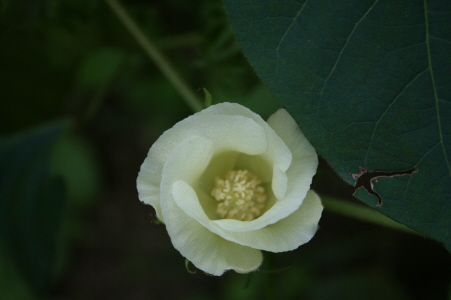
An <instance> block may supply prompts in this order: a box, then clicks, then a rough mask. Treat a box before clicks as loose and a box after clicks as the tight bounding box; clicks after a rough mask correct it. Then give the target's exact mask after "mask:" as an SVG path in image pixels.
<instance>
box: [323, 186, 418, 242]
mask: <svg viewBox="0 0 451 300" xmlns="http://www.w3.org/2000/svg"><path fill="white" fill-rule="evenodd" d="M320 197H321V201H322V202H323V205H324V208H325V209H327V210H329V211H331V212H334V213H338V214H341V215H344V216H347V217H351V218H355V219H358V220H361V221H364V222H369V223H373V224H376V225H381V226H384V227H388V228H392V229H397V230H401V231H404V232H408V233H412V234H419V233H418V232H417V231H415V230H413V229H410V228H409V227H407V226H405V225H403V224H401V223H398V222H396V221H393V220H392V219H390V218H389V217H386V216H384V215H383V214H381V213H379V212H377V211H375V210H374V209H371V208H368V207H364V206H360V205H356V204H353V203H350V202H347V201H344V200H341V199H338V198H335V197H329V196H323V195H320Z"/></svg>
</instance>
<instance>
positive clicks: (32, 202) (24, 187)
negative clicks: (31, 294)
mask: <svg viewBox="0 0 451 300" xmlns="http://www.w3.org/2000/svg"><path fill="white" fill-rule="evenodd" d="M67 127H68V123H67V122H57V123H51V124H48V125H46V126H45V127H41V128H38V129H34V130H32V131H29V132H26V133H25V134H23V135H20V136H16V137H12V138H8V139H3V140H0V243H1V244H2V245H4V246H5V248H4V249H2V250H3V251H4V252H3V253H4V254H5V255H7V256H9V257H12V259H13V261H12V262H10V266H13V265H14V266H15V267H16V268H17V269H18V271H19V273H20V276H21V277H23V278H24V279H25V280H26V281H27V283H28V285H29V286H30V287H31V288H32V289H34V290H35V291H42V289H43V288H45V287H46V285H48V283H49V281H50V280H51V279H52V275H53V273H54V268H55V265H54V263H55V257H56V253H55V251H56V242H57V235H58V230H59V225H60V223H61V218H62V213H63V210H64V206H65V196H64V195H65V187H64V183H63V181H62V179H61V178H60V177H56V176H52V174H51V173H50V158H51V153H52V149H53V145H54V144H55V142H56V141H57V139H58V138H59V136H60V135H61V133H62V132H63V131H64V130H65V129H66V128H67Z"/></svg>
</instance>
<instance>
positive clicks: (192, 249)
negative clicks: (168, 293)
mask: <svg viewBox="0 0 451 300" xmlns="http://www.w3.org/2000/svg"><path fill="white" fill-rule="evenodd" d="M172 195H173V197H174V200H175V202H177V204H179V205H181V206H182V208H183V209H184V210H185V211H183V210H182V209H181V208H179V207H177V206H176V205H174V201H173V200H170V201H168V202H167V203H166V204H165V205H164V206H163V207H164V208H167V210H168V214H167V215H166V214H165V220H166V228H167V230H168V233H169V236H170V237H171V241H172V244H173V245H174V247H175V248H176V249H177V250H178V251H180V253H181V254H182V255H183V256H184V257H186V258H187V259H188V260H190V261H191V262H192V263H193V264H194V265H195V266H196V267H197V268H199V269H201V270H203V271H205V272H207V273H209V274H212V275H221V274H222V273H224V271H226V270H235V271H236V272H239V273H248V272H251V271H254V270H255V269H257V268H258V267H259V266H260V264H261V263H262V254H261V251H260V250H256V249H252V248H250V247H245V246H242V245H238V244H236V243H233V242H230V241H227V240H225V239H223V238H222V237H220V236H218V235H216V234H214V233H213V232H211V231H209V230H208V229H207V228H205V227H204V226H202V225H201V224H199V223H198V221H196V220H195V219H193V218H191V217H190V216H188V215H187V214H186V211H188V212H190V213H191V214H194V215H196V214H201V215H203V218H206V219H208V218H207V217H206V216H205V214H204V213H203V211H202V208H201V207H200V205H199V201H198V200H197V195H196V193H195V192H194V190H193V189H192V188H191V187H190V186H189V185H188V184H187V183H186V182H184V181H177V182H176V183H174V185H173V189H172ZM166 200H169V199H166ZM163 213H165V209H163Z"/></svg>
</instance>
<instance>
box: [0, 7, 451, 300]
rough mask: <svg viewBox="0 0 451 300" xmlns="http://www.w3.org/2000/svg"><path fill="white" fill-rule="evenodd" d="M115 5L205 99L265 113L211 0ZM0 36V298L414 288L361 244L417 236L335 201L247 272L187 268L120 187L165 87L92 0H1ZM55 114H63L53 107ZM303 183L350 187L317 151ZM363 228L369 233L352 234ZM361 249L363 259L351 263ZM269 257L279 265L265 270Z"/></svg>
mask: <svg viewBox="0 0 451 300" xmlns="http://www.w3.org/2000/svg"><path fill="white" fill-rule="evenodd" d="M123 4H124V5H125V7H126V8H127V11H128V12H129V13H130V14H131V15H132V16H133V18H134V19H135V20H136V22H137V23H138V24H139V25H140V27H141V28H142V29H143V30H144V32H145V34H146V35H147V36H148V37H149V39H151V40H152V41H153V42H154V43H155V44H156V45H157V46H158V47H159V49H160V50H161V51H163V52H164V54H165V55H166V56H167V57H168V58H169V59H170V61H171V62H172V63H173V65H175V66H176V68H177V72H178V73H179V74H180V75H181V77H182V78H184V79H185V80H186V81H187V83H188V84H189V85H190V86H191V87H192V89H193V90H198V89H201V88H204V87H205V88H207V89H208V90H209V92H210V93H211V94H212V97H213V103H218V102H223V101H229V102H238V103H241V104H243V105H245V106H247V107H249V108H251V109H252V110H254V111H256V112H257V113H259V114H260V115H262V116H263V117H264V118H267V117H268V116H269V115H270V114H271V113H272V112H273V111H275V110H276V109H277V108H278V107H279V106H280V105H279V104H278V103H277V102H276V101H275V100H274V98H273V97H272V96H271V94H270V93H269V92H268V90H267V89H266V88H265V87H264V86H263V85H262V84H261V83H260V81H259V80H258V78H257V76H256V75H255V74H254V72H253V70H252V69H251V68H250V67H249V65H248V63H247V61H246V60H245V58H244V57H243V55H242V53H241V51H240V47H239V45H238V43H237V42H236V40H235V38H234V34H233V32H232V30H231V27H230V25H229V22H228V19H227V17H226V15H225V12H224V10H223V5H222V3H221V2H220V1H219V0H193V1H186V0H155V1H140V0H133V1H131V0H130V1H123ZM0 43H1V49H2V51H1V53H2V55H1V56H0V99H1V109H0V120H1V123H0V135H1V136H2V138H1V139H0V163H1V164H0V174H1V176H2V177H1V180H0V186H1V190H0V192H1V193H2V194H1V195H0V196H1V198H0V224H1V228H0V229H1V232H0V233H1V236H0V298H1V299H33V298H46V299H98V298H116V299H151V298H158V297H159V298H171V299H176V298H179V299H253V298H256V297H264V294H265V291H266V289H265V287H266V286H268V284H269V285H271V284H273V286H274V289H275V290H276V291H278V293H280V295H279V296H278V297H277V298H280V299H296V298H297V297H300V296H303V297H305V298H306V299H328V298H331V296H330V295H333V296H332V297H335V299H336V298H341V299H354V298H355V299H358V298H359V297H360V298H367V297H365V295H368V294H372V295H374V296H375V297H376V296H377V297H382V298H384V299H385V298H387V299H395V298H396V299H404V298H406V297H407V298H408V297H411V298H410V299H414V298H412V295H415V293H416V291H414V292H410V289H413V288H414V287H415V285H416V282H415V281H412V280H411V279H409V278H408V276H407V275H405V274H403V273H402V272H399V271H397V270H392V269H390V267H394V268H400V267H399V265H398V264H396V263H393V262H391V261H390V262H391V264H387V265H384V266H383V267H378V264H377V262H378V259H381V257H382V258H384V257H385V256H384V253H383V251H373V250H374V249H375V248H376V249H378V247H377V243H385V244H384V245H386V246H385V247H387V248H392V249H393V250H391V251H392V252H394V253H395V254H399V252H400V251H401V252H403V251H408V250H407V249H406V247H405V246H403V245H404V244H406V243H405V239H417V238H416V237H409V238H406V234H402V233H399V234H398V235H396V234H395V233H393V232H392V231H390V230H388V229H383V230H382V231H380V229H379V228H378V227H371V226H370V225H362V223H360V222H357V221H354V222H355V223H352V224H351V225H347V223H348V221H347V220H346V219H343V218H339V217H337V216H334V215H326V217H327V218H326V219H325V221H322V227H323V229H322V230H321V231H320V234H319V236H322V237H323V238H321V237H318V238H317V237H315V239H317V241H315V242H312V243H310V244H309V245H308V246H305V248H304V247H301V248H300V249H299V250H297V251H294V252H292V253H291V254H286V255H285V254H284V255H281V256H280V258H279V256H278V258H277V259H278V260H279V259H280V260H281V261H279V262H278V263H276V264H275V265H274V266H273V267H268V266H264V267H262V271H261V272H257V273H253V274H252V275H238V274H234V273H232V272H229V273H227V274H226V275H225V276H224V277H221V278H212V277H209V276H206V275H204V274H203V273H202V272H197V273H196V274H195V275H190V274H188V273H186V272H185V270H184V266H183V258H182V257H181V256H180V255H179V253H178V252H177V251H176V250H175V249H173V248H172V246H171V244H170V241H169V238H168V237H167V234H166V232H165V230H164V226H163V225H160V226H155V225H153V224H152V222H151V220H152V219H151V217H149V210H150V207H149V206H144V205H142V204H141V203H140V202H139V201H138V198H137V195H136V190H135V180H136V174H137V172H138V170H139V165H140V163H141V162H142V160H143V159H144V157H145V155H146V152H147V151H148V149H149V147H150V145H151V144H152V142H153V141H154V140H156V139H157V138H158V136H159V135H160V134H161V133H162V132H163V131H164V130H166V129H167V128H169V127H171V126H173V124H175V123H176V122H177V121H179V120H181V119H182V118H184V117H186V116H188V115H189V114H190V113H191V112H190V111H189V109H188V107H187V106H186V104H185V103H184V102H183V100H182V98H181V97H180V96H179V94H178V92H177V91H176V90H175V89H174V87H173V86H171V85H170V84H169V82H168V81H167V80H166V78H164V77H163V76H162V75H161V73H160V72H159V71H158V70H157V69H156V67H155V65H154V64H153V62H152V61H150V60H149V59H148V57H147V56H146V55H145V53H144V52H143V51H142V49H141V48H140V47H139V46H138V45H137V43H136V41H134V40H133V39H132V38H131V36H130V34H129V33H128V32H127V31H126V30H125V29H124V27H123V26H122V24H121V23H120V22H119V21H118V20H117V18H116V17H115V16H114V14H113V13H112V12H111V11H110V9H109V8H108V7H107V5H106V4H105V3H104V2H103V1H100V0H91V1H76V0H22V1H8V0H1V1H0ZM198 95H199V99H204V93H203V92H202V91H201V90H199V92H198ZM62 118H64V119H69V120H70V122H69V123H64V122H63V123H60V122H58V121H55V120H60V119H62ZM64 124H65V125H64ZM19 133H20V134H19ZM315 189H317V190H318V191H320V192H323V193H329V194H331V195H333V196H337V197H343V196H345V195H350V191H349V190H348V189H347V188H346V187H345V186H344V185H343V183H342V182H341V180H340V179H338V178H336V177H334V175H331V171H330V169H329V168H328V167H327V166H325V165H323V166H322V167H321V169H320V171H319V173H318V175H317V176H316V178H315ZM30 203H32V205H30ZM30 216H32V217H30ZM42 218H44V220H42ZM38 220H41V221H38ZM323 220H324V218H323ZM327 220H329V221H327ZM325 222H329V223H325ZM334 222H335V223H334ZM337 224H339V225H340V226H337ZM368 226H370V227H368ZM355 228H358V230H357V231H356V232H354V229H355ZM334 229H336V230H335V231H334ZM364 229H366V230H369V232H371V233H372V234H374V236H373V237H372V238H371V239H370V240H365V241H362V240H361V238H360V237H361V236H362V235H363V236H365V235H367V234H368V232H365V231H363V230H364ZM329 231H331V232H332V233H328V232H329ZM46 232H47V233H48V234H47V235H46V236H45V237H42V236H43V235H44V233H46ZM350 232H352V234H351V233H350ZM378 232H379V234H375V233H378ZM387 232H388V233H387ZM384 234H388V236H384ZM340 235H343V238H340V239H338V238H337V239H336V240H334V238H335V237H336V236H340ZM425 243H426V244H427V242H425ZM407 244H408V243H407ZM408 245H410V244H408ZM427 247H433V246H431V245H430V244H427ZM324 249H334V250H333V251H325V250H324ZM384 249H385V248H384ZM392 252H391V253H392ZM413 253H415V255H418V256H419V257H420V258H418V257H411V259H410V260H407V263H411V264H412V265H415V264H417V261H418V259H420V260H421V259H425V256H427V257H428V259H429V260H428V264H429V265H430V266H437V264H438V262H440V263H443V260H444V254H443V252H441V249H437V248H432V252H425V254H424V255H423V256H421V255H422V254H420V252H419V251H418V250H417V251H413ZM430 253H432V256H433V257H430V256H431V254H430ZM371 255H374V257H375V259H370V260H369V261H370V263H369V265H365V264H358V265H356V266H355V267H352V268H350V266H353V265H354V262H355V261H356V260H357V261H359V262H361V261H362V260H364V259H367V258H368V257H370V256H371ZM428 255H429V256H428ZM297 257H299V259H298V258H297ZM434 259H436V260H434ZM265 262H267V260H265ZM407 263H406V264H407ZM406 264H404V265H403V266H405V265H406ZM279 265H281V266H282V267H283V266H287V265H289V266H291V267H290V268H288V269H287V270H284V271H281V272H277V273H271V272H269V273H268V272H266V271H265V268H266V270H268V269H269V270H271V269H272V268H278V267H279ZM444 265H445V266H448V267H449V265H450V264H449V261H445V263H444ZM415 267H418V269H419V270H423V271H424V272H425V270H426V269H425V267H424V266H417V265H415ZM328 272H331V273H330V275H329V274H328ZM269 275H271V276H269ZM398 276H406V277H405V278H403V279H399V278H398ZM418 276H419V278H421V279H425V278H424V276H423V275H421V274H420V275H418ZM446 276H448V277H446ZM433 279H434V282H436V284H432V283H431V282H429V281H427V280H426V282H427V283H426V284H431V288H430V289H436V288H437V287H440V288H442V290H439V291H438V294H437V295H439V296H443V295H444V294H446V292H447V289H448V286H447V285H446V284H447V283H446V282H449V280H448V279H449V272H442V273H440V272H436V274H435V275H434V276H433ZM447 280H448V281H447ZM401 281H402V282H401ZM271 282H272V283H271ZM376 282H380V284H379V283H378V284H376ZM400 282H401V283H400ZM444 282H445V283H444ZM174 286H177V288H176V289H175V288H174ZM412 286H413V287H412ZM430 289H429V290H430ZM218 295H219V296H218ZM353 297H354V298H353ZM434 299H439V298H434Z"/></svg>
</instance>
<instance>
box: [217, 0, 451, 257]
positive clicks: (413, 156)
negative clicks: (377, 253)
mask: <svg viewBox="0 0 451 300" xmlns="http://www.w3.org/2000/svg"><path fill="white" fill-rule="evenodd" d="M225 3H226V7H227V9H228V12H229V15H230V18H231V21H232V25H233V26H234V29H235V31H236V33H237V36H238V40H239V42H240V43H241V45H242V47H243V50H244V53H245V55H246V56H247V57H248V59H249V60H250V62H251V64H252V66H253V67H254V69H255V70H256V72H257V74H258V75H259V76H260V77H261V79H262V80H263V82H264V83H265V84H266V85H267V86H268V87H269V89H270V90H271V92H272V93H273V94H274V95H275V96H276V97H277V98H278V99H279V100H280V102H281V103H282V104H283V105H284V106H285V107H286V108H287V110H288V111H289V112H290V113H291V114H292V116H293V117H294V118H295V119H296V121H297V122H298V123H299V125H300V127H301V129H302V130H303V132H304V133H305V135H306V136H307V138H308V139H309V140H310V141H311V143H312V144H313V145H314V147H316V149H317V151H318V152H319V153H320V154H321V155H322V156H324V158H325V159H326V160H327V161H328V162H329V164H330V165H331V166H332V167H333V168H334V169H335V170H336V171H337V172H338V173H339V174H340V176H341V177H342V178H343V179H344V180H345V181H347V182H348V183H350V184H354V183H355V179H353V177H352V174H355V173H357V172H358V170H359V167H363V168H366V169H368V170H370V171H374V170H383V171H388V172H393V171H402V170H407V169H411V168H413V167H415V166H416V167H417V168H418V172H417V173H415V174H413V175H405V176H396V177H391V178H388V177H384V178H380V179H379V180H378V182H375V189H376V190H377V192H378V193H379V194H380V196H381V197H382V199H383V200H384V204H383V205H382V207H380V208H378V209H379V210H380V211H381V212H382V213H383V214H385V215H387V216H389V217H391V218H393V219H394V220H396V221H398V222H401V223H403V224H406V225H407V226H409V227H411V228H413V229H415V230H418V231H419V232H421V233H423V234H426V235H428V236H431V237H433V238H435V239H437V240H438V241H441V242H443V243H445V246H446V247H447V248H448V250H451V231H450V228H451V201H450V200H451V22H450V21H449V20H450V19H451V2H449V1H444V0H442V1H440V0H437V1H431V0H428V1H412V0H403V1H390V0H379V1H378V0H367V1H362V0H361V1H343V0H334V1H326V0H318V1H291V0H260V1H245V2H243V1H238V0H225ZM356 196H357V197H358V198H360V199H361V200H362V201H364V202H365V203H367V204H368V205H371V206H373V207H374V206H375V205H376V204H377V199H376V197H375V196H371V195H369V194H368V193H367V192H366V191H365V190H363V189H360V190H358V192H357V193H356Z"/></svg>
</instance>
